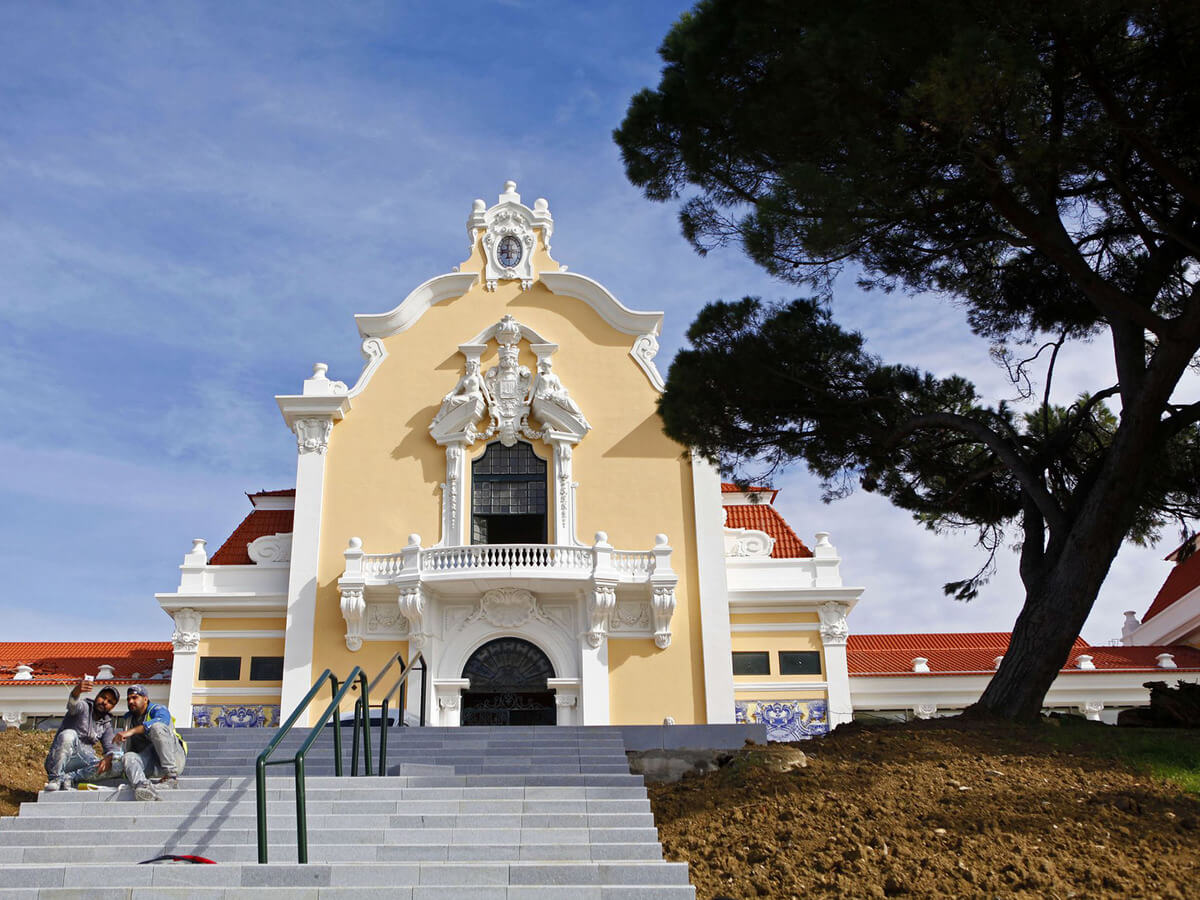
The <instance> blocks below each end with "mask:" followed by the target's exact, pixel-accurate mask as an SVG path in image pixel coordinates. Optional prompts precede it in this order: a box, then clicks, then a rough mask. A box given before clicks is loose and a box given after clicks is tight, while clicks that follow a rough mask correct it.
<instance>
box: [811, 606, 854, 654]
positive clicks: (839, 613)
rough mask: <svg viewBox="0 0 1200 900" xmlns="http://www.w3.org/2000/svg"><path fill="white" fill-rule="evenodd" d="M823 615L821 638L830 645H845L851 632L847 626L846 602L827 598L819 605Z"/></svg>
mask: <svg viewBox="0 0 1200 900" xmlns="http://www.w3.org/2000/svg"><path fill="white" fill-rule="evenodd" d="M817 614H818V615H819V616H820V617H821V640H822V641H823V642H824V643H826V644H830V645H838V644H842V645H844V644H845V643H846V638H847V636H848V635H849V634H850V629H849V628H848V627H847V626H846V604H845V603H839V602H838V601H836V600H826V601H825V602H824V603H822V604H821V605H820V606H818V607H817Z"/></svg>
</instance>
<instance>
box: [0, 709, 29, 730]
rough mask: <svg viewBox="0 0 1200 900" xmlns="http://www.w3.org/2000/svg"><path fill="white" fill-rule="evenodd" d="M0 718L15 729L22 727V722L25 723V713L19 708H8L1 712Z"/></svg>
mask: <svg viewBox="0 0 1200 900" xmlns="http://www.w3.org/2000/svg"><path fill="white" fill-rule="evenodd" d="M0 719H2V720H3V721H4V724H5V726H6V727H7V728H12V729H14V730H15V729H17V728H20V727H21V725H22V723H24V721H25V713H23V712H21V711H20V710H18V709H6V710H4V711H3V712H0Z"/></svg>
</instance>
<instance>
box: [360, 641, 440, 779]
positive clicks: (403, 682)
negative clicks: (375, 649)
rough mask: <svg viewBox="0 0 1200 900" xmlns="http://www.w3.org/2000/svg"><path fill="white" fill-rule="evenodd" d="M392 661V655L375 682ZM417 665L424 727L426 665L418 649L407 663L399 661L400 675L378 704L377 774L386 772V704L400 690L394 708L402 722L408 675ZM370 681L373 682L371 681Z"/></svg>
mask: <svg viewBox="0 0 1200 900" xmlns="http://www.w3.org/2000/svg"><path fill="white" fill-rule="evenodd" d="M396 655H397V656H399V654H396ZM394 661H395V657H392V660H391V661H390V662H388V664H387V665H386V666H384V667H383V670H382V671H381V672H380V673H379V675H377V676H376V678H375V681H376V682H378V681H379V679H380V678H382V677H383V674H384V672H386V671H387V670H388V669H390V668H391V666H392V662H394ZM418 665H419V668H420V670H421V718H420V720H419V721H420V726H421V727H422V728H424V727H425V671H426V668H427V667H426V665H425V654H424V653H421V652H419V651H418V652H417V655H416V656H414V657H413V658H412V659H410V660H409V661H408V662H407V663H405V662H403V661H402V662H401V663H400V677H399V678H397V679H396V683H395V684H393V685H392V689H391V690H390V691H388V692H387V694H385V695H384V697H383V702H382V703H381V704H380V705H379V706H380V708H379V774H380V775H386V774H387V735H388V732H387V722H388V716H387V714H388V704H389V703H390V702H391V700H392V697H393V696H394V695H395V693H396V691H399V692H400V702H399V703H398V704H397V705H396V709H397V710H398V711H399V714H400V721H401V722H403V721H404V710H405V708H406V706H407V705H408V704H407V702H406V701H407V699H408V676H409V675H411V674H412V671H413V669H416V668H418ZM372 683H373V684H374V682H372ZM367 721H368V722H370V716H368V717H367Z"/></svg>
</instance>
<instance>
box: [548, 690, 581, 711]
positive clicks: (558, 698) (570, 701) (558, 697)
mask: <svg viewBox="0 0 1200 900" xmlns="http://www.w3.org/2000/svg"><path fill="white" fill-rule="evenodd" d="M578 702H579V698H578V697H576V696H575V695H574V694H555V695H554V705H555V706H557V707H559V708H561V709H570V708H572V707H573V706H575V704H576V703H578Z"/></svg>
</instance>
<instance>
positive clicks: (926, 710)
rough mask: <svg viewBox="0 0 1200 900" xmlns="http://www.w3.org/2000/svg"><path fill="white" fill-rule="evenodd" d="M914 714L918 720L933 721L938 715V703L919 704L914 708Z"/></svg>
mask: <svg viewBox="0 0 1200 900" xmlns="http://www.w3.org/2000/svg"><path fill="white" fill-rule="evenodd" d="M913 713H914V714H915V715H916V717H917V718H918V719H932V718H933V717H934V716H935V715H937V704H936V703H918V704H917V705H916V706H914V707H913Z"/></svg>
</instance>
